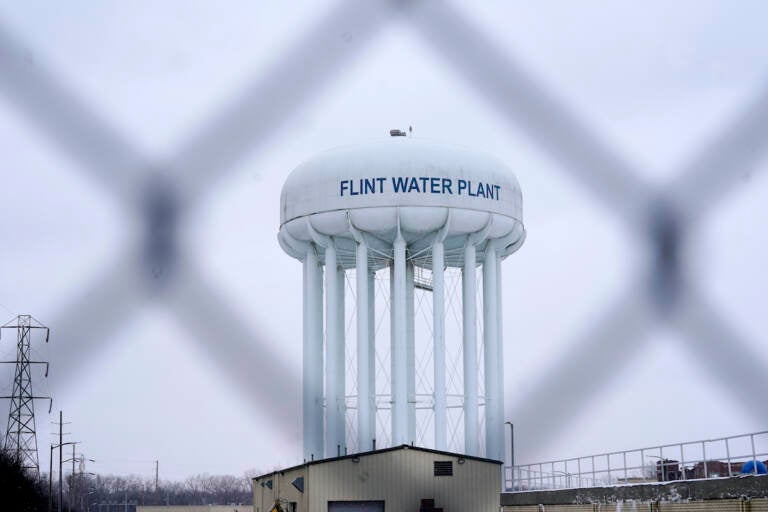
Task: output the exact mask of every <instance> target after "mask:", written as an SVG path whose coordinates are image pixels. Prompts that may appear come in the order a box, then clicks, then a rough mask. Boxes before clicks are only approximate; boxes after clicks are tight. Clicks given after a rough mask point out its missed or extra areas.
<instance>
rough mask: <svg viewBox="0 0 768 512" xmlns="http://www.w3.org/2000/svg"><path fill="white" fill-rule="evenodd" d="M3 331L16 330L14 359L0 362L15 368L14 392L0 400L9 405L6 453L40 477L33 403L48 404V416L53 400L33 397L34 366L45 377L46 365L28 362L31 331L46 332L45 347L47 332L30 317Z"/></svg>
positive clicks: (14, 323)
mask: <svg viewBox="0 0 768 512" xmlns="http://www.w3.org/2000/svg"><path fill="white" fill-rule="evenodd" d="M3 329H15V330H16V359H15V360H14V361H0V363H3V364H15V365H16V370H15V372H14V377H13V392H12V393H11V394H10V395H9V396H2V397H0V398H4V399H9V400H10V401H11V403H10V407H9V411H8V428H7V429H6V432H5V449H6V450H7V451H8V452H10V453H15V455H16V458H17V459H18V460H19V462H20V464H21V467H22V468H23V469H25V470H27V471H30V472H31V473H32V474H33V475H34V476H35V477H37V476H38V475H39V474H40V461H39V459H38V455H37V433H36V431H35V400H48V401H49V403H48V413H50V412H51V406H52V405H53V400H52V399H51V397H49V396H35V395H34V394H33V393H32V370H31V366H32V365H33V364H44V365H45V376H46V378H47V377H48V362H47V361H32V360H30V356H31V351H32V330H33V329H42V330H43V331H44V332H45V342H46V343H48V337H49V333H50V332H49V330H48V328H47V327H46V326H44V325H43V324H41V323H40V322H38V321H37V320H36V319H35V318H33V317H32V316H31V315H19V316H17V317H16V318H14V319H13V320H10V321H8V322H6V323H5V324H3V325H2V326H0V333H1V332H2V330H3Z"/></svg>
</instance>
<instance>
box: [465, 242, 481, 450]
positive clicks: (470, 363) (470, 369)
mask: <svg viewBox="0 0 768 512" xmlns="http://www.w3.org/2000/svg"><path fill="white" fill-rule="evenodd" d="M475 259H476V250H475V246H474V244H472V243H470V242H469V241H468V242H467V245H465V246H464V268H463V270H462V275H461V291H462V301H461V302H462V309H463V316H464V329H463V330H464V332H463V335H464V336H463V337H464V340H463V346H462V349H463V355H464V452H465V453H466V454H467V455H478V442H477V427H478V396H477V298H476V296H475V293H476V288H477V286H476V283H475V279H476V276H475Z"/></svg>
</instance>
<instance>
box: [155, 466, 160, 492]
mask: <svg viewBox="0 0 768 512" xmlns="http://www.w3.org/2000/svg"><path fill="white" fill-rule="evenodd" d="M159 474H160V461H159V460H156V461H155V494H157V477H158V475H159Z"/></svg>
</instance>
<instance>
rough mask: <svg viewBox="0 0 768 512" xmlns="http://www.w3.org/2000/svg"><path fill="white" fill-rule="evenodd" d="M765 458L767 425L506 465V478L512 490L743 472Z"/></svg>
mask: <svg viewBox="0 0 768 512" xmlns="http://www.w3.org/2000/svg"><path fill="white" fill-rule="evenodd" d="M766 458H768V430H766V431H761V432H753V433H749V434H741V435H737V436H730V437H721V438H717V439H705V440H701V441H689V442H684V443H676V444H666V445H660V446H652V447H647V448H640V449H636V450H625V451H616V452H608V453H601V454H596V455H588V456H586V457H576V458H571V459H562V460H555V461H547V462H538V463H535V464H525V465H519V466H505V468H504V480H505V488H506V489H507V490H508V491H532V490H550V489H569V488H578V487H601V486H614V485H627V484H638V483H646V482H667V481H675V480H694V479H701V478H722V477H729V476H735V475H738V474H742V473H743V472H744V471H743V470H744V468H746V469H747V471H746V472H747V473H754V474H757V473H759V472H761V468H760V462H762V461H764V460H765V459H766ZM750 461H751V462H752V464H751V465H748V463H749V462H750Z"/></svg>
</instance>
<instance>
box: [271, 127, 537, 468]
mask: <svg viewBox="0 0 768 512" xmlns="http://www.w3.org/2000/svg"><path fill="white" fill-rule="evenodd" d="M278 239H279V241H280V245H281V247H282V248H283V249H284V250H285V252H287V253H288V254H289V255H291V256H292V257H294V258H296V259H298V260H300V261H301V262H302V263H303V274H304V279H303V296H304V301H303V351H304V353H303V436H304V458H305V459H306V460H310V459H313V458H314V459H318V458H323V457H333V456H337V455H339V454H344V453H347V451H348V450H349V451H351V452H362V451H367V450H371V449H374V448H384V447H385V446H388V445H389V446H394V445H399V444H411V443H415V444H417V445H422V446H427V445H432V446H427V447H433V448H436V449H442V450H445V449H449V448H453V451H459V452H463V453H466V454H469V455H484V456H486V457H488V458H492V459H497V460H503V459H504V419H505V418H504V376H503V346H502V345H503V344H502V315H501V291H500V283H501V267H500V263H501V261H502V260H503V259H505V258H506V257H507V256H509V255H510V254H512V253H513V252H515V251H516V250H517V249H518V248H519V247H520V246H521V245H522V243H523V241H524V239H525V229H524V227H523V217H522V195H521V192H520V186H519V184H518V182H517V180H516V179H515V176H514V175H513V174H512V172H511V171H510V170H509V169H508V168H507V167H506V166H504V165H503V164H501V163H500V162H498V161H497V160H495V159H493V158H490V157H488V156H486V155H482V154H478V153H476V152H474V151H470V150H468V149H466V148H461V147H456V146H450V145H444V144H437V143H433V142H425V141H422V140H419V139H413V138H410V137H393V138H392V139H390V140H386V141H383V142H381V143H377V144H370V145H363V146H349V147H342V148H338V149H334V150H330V151H327V152H325V153H322V154H320V155H318V156H317V157H315V158H313V159H311V160H309V161H308V162H305V163H304V164H302V165H300V166H299V167H297V168H296V169H295V170H294V171H293V172H292V173H291V174H290V176H289V177H288V179H287V180H286V182H285V184H284V185H283V190H282V196H281V201H280V232H279V234H278ZM479 268H481V269H482V270H480V271H479ZM347 296H349V298H350V300H347ZM452 342H453V343H452ZM454 345H455V346H454ZM417 347H423V348H424V349H423V350H422V348H419V350H418V354H417ZM451 351H453V352H451ZM448 354H458V355H456V359H455V360H454V359H452V358H451V357H449V356H448ZM419 357H420V359H419ZM449 359H451V360H452V361H453V362H454V364H453V365H450V364H449V363H448V360H449ZM481 374H482V375H481ZM457 383H458V384H457ZM450 386H454V389H453V392H451V390H450V389H449V387H450ZM456 386H458V388H456ZM481 409H482V410H483V414H482V415H481ZM418 418H421V420H420V421H419V420H418ZM425 418H426V419H425ZM451 418H453V419H451ZM457 438H458V439H457ZM460 438H463V439H460ZM483 448H484V449H483Z"/></svg>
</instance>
